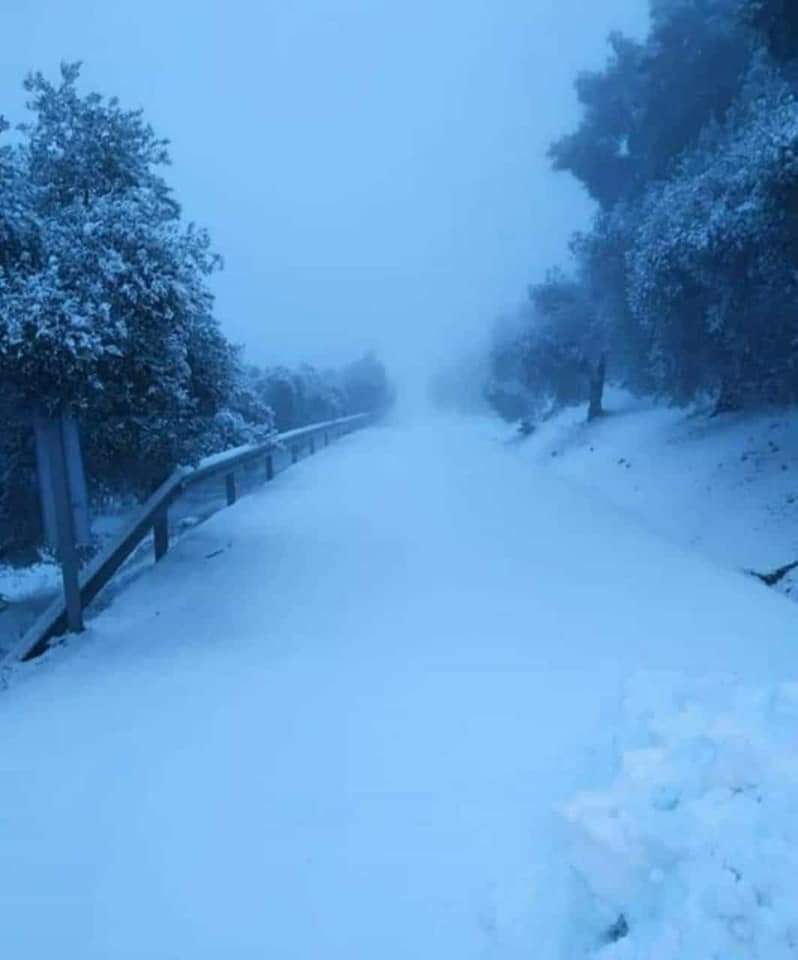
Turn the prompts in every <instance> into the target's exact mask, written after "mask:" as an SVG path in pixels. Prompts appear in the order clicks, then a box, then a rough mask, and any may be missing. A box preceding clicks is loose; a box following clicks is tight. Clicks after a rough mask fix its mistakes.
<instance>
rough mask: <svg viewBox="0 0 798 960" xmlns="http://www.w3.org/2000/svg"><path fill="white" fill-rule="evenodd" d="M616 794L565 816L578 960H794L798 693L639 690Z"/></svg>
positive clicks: (631, 706)
mask: <svg viewBox="0 0 798 960" xmlns="http://www.w3.org/2000/svg"><path fill="white" fill-rule="evenodd" d="M618 767H619V768H618V772H617V775H616V777H615V780H614V782H613V783H612V785H611V786H610V787H609V788H608V789H606V790H602V791H600V792H591V793H585V794H583V795H581V796H579V797H577V798H576V799H575V800H574V801H573V802H572V803H570V805H569V806H567V808H566V809H565V810H564V819H565V822H566V825H567V829H568V853H569V857H570V863H571V864H572V866H573V868H574V895H573V910H574V918H573V928H574V929H575V930H579V931H581V932H582V933H583V934H584V936H583V938H582V940H581V942H579V943H578V944H574V951H575V952H574V953H573V954H572V955H573V956H583V957H590V958H591V960H673V958H676V957H678V958H679V960H709V958H710V957H718V958H721V957H722V958H724V960H736V958H740V960H742V958H746V960H756V958H762V960H787V958H795V957H796V956H798V898H796V896H795V893H796V878H797V877H798V816H796V811H797V810H798V684H782V685H780V686H776V687H773V688H771V689H755V688H748V687H745V686H743V685H740V684H738V683H736V682H735V681H733V680H731V679H724V678H715V679H711V680H687V679H683V678H682V679H680V678H678V677H673V676H662V675H656V676H643V677H640V678H638V679H637V680H635V681H634V682H633V683H632V684H631V685H630V687H629V691H628V695H627V697H626V700H625V704H624V720H623V722H622V732H621V735H620V743H619V764H618Z"/></svg>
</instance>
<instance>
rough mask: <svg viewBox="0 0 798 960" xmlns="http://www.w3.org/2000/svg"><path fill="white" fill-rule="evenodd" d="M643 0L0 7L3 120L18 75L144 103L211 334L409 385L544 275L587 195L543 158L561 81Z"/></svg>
mask: <svg viewBox="0 0 798 960" xmlns="http://www.w3.org/2000/svg"><path fill="white" fill-rule="evenodd" d="M646 21H647V10H646V4H645V3H644V2H643V0H606V2H602V3H597V4H588V5H586V4H584V3H583V2H581V0H557V2H554V0H550V2H542V0H538V2H535V0H523V2H522V0H505V2H502V3H495V2H493V0H464V2H457V3H455V2H453V0H441V2H437V3H434V4H429V3H426V2H420V0H411V2H407V3H396V2H371V3H369V2H363V0H360V2H358V0H302V2H298V3H287V4H286V3H276V2H267V3H255V2H242V0H232V2H221V0H199V2H193V3H190V4H189V3H169V4H163V3H160V2H155V0H136V2H133V0H129V2H120V0H117V2H114V3H105V2H101V0H74V2H70V3H69V4H65V3H63V2H60V0H45V2H44V3H39V4H36V5H28V4H14V5H13V6H12V5H8V7H7V9H6V10H5V11H4V15H3V34H4V38H5V48H6V52H5V55H4V58H3V63H2V66H0V80H1V81H2V84H3V89H4V92H5V102H4V104H3V112H4V113H5V114H6V115H7V117H8V118H9V119H10V120H12V121H19V120H22V119H23V118H24V110H23V105H24V92H23V91H22V89H21V81H22V78H23V76H24V75H25V74H26V73H27V72H28V71H29V70H32V69H36V70H42V71H43V72H44V73H45V74H47V75H48V76H50V77H53V78H55V77H56V76H57V70H58V66H59V63H60V61H61V60H82V61H83V62H84V66H83V71H82V75H81V88H82V89H84V90H98V91H100V92H102V93H103V94H105V95H108V96H110V95H116V96H118V97H119V98H120V100H121V102H122V104H123V105H124V106H126V107H131V108H132V107H138V106H140V107H142V108H143V110H144V114H145V117H146V119H148V120H149V121H150V122H151V123H152V125H153V126H154V128H155V130H156V132H157V133H158V134H159V135H161V136H165V137H168V138H169V139H170V140H171V155H172V160H173V168H172V169H171V170H170V171H168V174H167V176H168V179H169V181H170V183H171V184H172V185H173V186H174V187H175V190H176V194H177V196H178V198H179V199H180V201H181V202H182V204H183V207H184V213H185V215H186V216H187V217H188V218H190V219H192V220H195V221H197V222H198V223H200V224H203V225H205V226H207V227H208V228H209V230H210V233H211V236H212V239H213V243H214V246H215V248H216V249H217V250H218V252H220V253H221V254H222V255H223V257H224V260H225V269H224V271H223V273H221V274H219V275H218V276H217V277H216V278H215V280H214V290H215V292H216V294H217V298H218V299H217V309H218V316H219V318H220V320H221V322H222V326H223V329H224V330H225V332H226V333H227V334H228V335H229V336H230V337H231V338H232V339H233V340H234V341H237V342H240V343H243V344H245V345H246V349H247V353H248V356H249V357H250V358H251V359H252V360H253V361H254V362H258V363H276V362H285V363H297V362H300V361H308V362H312V363H316V364H320V365H325V364H328V363H337V362H341V361H343V360H346V359H350V358H351V357H353V356H354V355H357V354H359V353H361V352H363V351H365V350H367V349H375V350H377V351H378V353H379V355H380V357H381V359H383V361H384V362H385V363H386V364H387V366H388V367H389V369H390V371H391V373H392V375H393V376H394V378H395V379H396V380H397V381H398V382H399V383H400V384H401V383H405V384H406V385H407V387H409V385H410V383H413V382H415V383H416V384H417V385H420V384H421V383H422V382H424V381H425V380H426V378H427V376H428V374H429V373H430V372H431V370H432V369H434V367H435V365H436V364H437V363H439V362H440V360H441V359H442V358H444V357H445V356H446V355H447V354H448V352H449V351H451V350H453V349H458V348H459V346H460V345H461V344H464V343H468V342H473V341H474V339H475V338H476V337H479V336H481V335H482V333H483V331H485V330H487V328H488V326H489V324H490V322H491V321H492V320H493V318H494V316H495V315H496V314H497V313H498V312H500V311H501V310H502V309H503V308H504V307H505V306H506V305H507V304H509V303H512V302H513V301H514V299H515V298H517V297H519V296H522V295H523V291H524V290H525V288H526V284H527V283H528V282H530V281H531V280H533V279H535V278H537V277H538V276H539V275H540V273H541V271H542V270H544V269H545V268H546V267H547V266H550V265H552V264H555V263H558V262H561V261H562V260H563V258H564V256H565V254H566V248H567V240H568V237H569V235H570V234H571V232H572V231H573V230H574V229H575V228H577V227H578V226H580V224H582V223H584V222H586V221H587V218H588V217H589V216H590V212H591V204H590V203H589V201H588V200H587V198H586V196H585V195H584V193H583V192H582V190H581V188H580V187H579V186H578V185H577V184H576V182H575V181H573V180H572V179H571V178H568V177H566V176H563V175H555V174H554V173H552V172H551V171H550V168H549V162H548V160H547V159H546V156H545V151H546V148H547V146H548V144H549V143H550V142H551V140H552V139H554V138H555V137H556V136H558V135H560V134H562V133H563V132H565V131H567V130H568V129H570V128H571V127H573V126H574V124H575V122H576V119H577V116H578V112H577V103H576V99H575V96H574V93H573V80H574V77H575V75H576V73H577V72H578V71H579V70H582V69H585V68H589V67H591V66H599V65H600V64H601V63H602V62H603V61H604V59H605V57H606V45H605V36H606V34H607V32H608V31H609V30H610V29H615V28H618V29H622V30H624V31H627V32H629V33H631V34H640V33H641V32H642V31H643V30H644V28H645V25H646Z"/></svg>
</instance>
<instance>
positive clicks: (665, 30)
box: [550, 0, 750, 209]
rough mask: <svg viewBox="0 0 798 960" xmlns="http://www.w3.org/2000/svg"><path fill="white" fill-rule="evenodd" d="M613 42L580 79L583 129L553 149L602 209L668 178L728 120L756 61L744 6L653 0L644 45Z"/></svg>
mask: <svg viewBox="0 0 798 960" xmlns="http://www.w3.org/2000/svg"><path fill="white" fill-rule="evenodd" d="M609 44H610V51H611V53H610V57H609V59H608V61H607V65H606V66H605V68H604V69H603V70H600V71H596V72H587V73H583V74H581V75H580V76H579V77H578V78H577V81H576V91H577V96H578V98H579V102H580V103H581V105H582V108H583V119H582V122H581V124H580V126H579V128H578V129H577V130H576V132H575V133H572V134H569V135H567V136H565V137H563V138H562V139H561V140H559V141H557V142H556V143H555V144H554V145H553V146H552V147H551V151H550V154H551V157H552V160H553V163H554V167H555V169H557V170H564V171H568V172H570V173H572V174H573V175H574V176H575V177H576V178H577V179H578V180H579V181H580V182H581V183H583V184H584V186H585V188H586V189H587V190H588V192H589V193H590V195H591V196H592V197H593V198H594V199H595V200H597V201H598V202H599V203H600V204H601V206H602V207H604V208H605V209H606V208H609V207H611V206H612V205H613V204H615V203H616V202H617V201H619V200H621V199H622V198H625V197H626V198H630V197H632V198H634V197H637V196H639V194H640V193H641V191H643V190H644V189H645V186H646V184H647V183H648V182H650V181H652V180H657V179H660V178H662V177H664V176H666V175H667V174H668V173H669V172H670V171H671V170H672V169H673V165H674V162H675V161H676V159H677V158H678V157H679V156H681V154H682V153H683V152H684V151H685V150H686V149H688V148H689V147H691V146H692V145H694V144H695V142H696V141H697V139H698V136H699V134H700V132H701V130H702V129H703V127H704V126H705V124H706V123H707V122H708V121H710V120H713V119H714V120H717V121H721V120H722V119H723V117H724V116H725V113H726V111H727V110H728V108H729V106H730V105H731V103H732V102H733V100H734V98H735V96H736V94H737V93H738V91H739V89H740V86H741V84H742V82H743V78H744V76H745V71H746V67H747V64H748V61H749V58H750V38H749V36H748V34H747V33H746V31H745V30H743V29H742V28H741V25H740V18H739V0H656V2H654V3H652V31H651V34H650V35H649V37H648V39H647V40H646V42H645V43H638V42H637V41H634V40H631V39H629V38H627V37H624V36H623V35H621V34H618V33H615V34H612V35H611V36H610V39H609Z"/></svg>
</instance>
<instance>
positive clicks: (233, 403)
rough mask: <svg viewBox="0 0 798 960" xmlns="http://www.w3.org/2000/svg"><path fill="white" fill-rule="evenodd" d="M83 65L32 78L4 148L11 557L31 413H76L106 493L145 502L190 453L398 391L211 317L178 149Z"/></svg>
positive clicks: (4, 515)
mask: <svg viewBox="0 0 798 960" xmlns="http://www.w3.org/2000/svg"><path fill="white" fill-rule="evenodd" d="M79 73H80V68H79V65H77V64H67V65H64V66H63V67H62V70H61V77H60V81H59V82H58V83H57V84H52V83H50V82H49V81H48V80H47V79H46V78H45V77H43V76H42V75H41V74H34V75H31V76H30V77H28V79H27V80H26V81H25V88H26V90H27V92H28V96H29V101H28V107H29V109H30V111H31V114H32V118H31V122H30V123H29V124H28V125H26V126H24V127H22V128H20V130H19V131H18V133H19V136H17V137H14V138H11V137H7V138H6V142H5V143H3V144H0V424H2V431H0V559H2V557H3V556H4V555H7V554H9V553H13V552H14V551H16V552H19V550H20V549H22V548H29V547H31V546H32V545H35V544H36V543H37V542H38V540H39V536H40V530H39V518H38V514H39V511H38V503H37V499H36V497H37V495H36V487H35V472H34V458H33V445H32V436H31V427H30V416H31V413H32V412H33V411H37V410H38V411H47V412H50V413H56V412H58V411H62V410H68V411H70V412H71V413H73V414H74V415H76V416H77V417H78V419H79V421H80V423H81V426H82V435H83V443H84V455H85V459H86V462H87V472H88V474H89V477H90V480H91V482H92V485H93V488H94V489H95V490H97V491H102V492H103V494H107V493H109V492H111V493H113V492H119V493H125V494H137V495H144V494H146V493H148V492H149V491H150V490H152V489H153V487H154V486H156V485H157V484H158V483H159V482H160V481H161V480H162V479H163V478H164V477H166V476H167V475H168V474H169V473H170V472H171V471H172V469H173V468H174V467H175V466H176V465H177V464H179V463H191V462H195V461H196V460H197V459H199V458H200V457H201V456H203V455H205V454H208V453H212V452H216V451H218V450H221V449H225V448H227V447H232V446H237V445H239V444H242V443H247V442H251V441H256V440H262V439H264V438H266V437H268V436H269V435H270V434H272V433H273V432H274V431H275V430H278V431H279V430H285V429H288V428H291V427H295V426H300V425H302V424H304V423H308V422H312V421H314V420H323V419H329V418H333V417H337V416H341V415H344V414H349V413H356V412H370V411H379V410H382V409H384V408H385V407H387V406H388V405H389V404H390V402H391V398H392V392H391V387H390V385H389V382H388V378H387V376H386V373H385V370H384V368H383V367H382V365H381V364H380V362H379V361H378V360H377V358H376V357H374V356H373V355H371V354H369V355H367V356H365V357H364V358H363V359H361V360H358V361H356V362H354V363H351V364H349V365H348V366H345V367H343V368H342V369H339V370H335V371H318V370H316V369H314V368H313V367H311V366H308V365H304V366H301V367H299V368H298V369H296V370H288V369H285V368H282V367H274V368H269V369H265V370H262V369H258V368H256V367H253V366H247V365H245V364H244V363H243V361H242V356H241V351H240V349H239V348H237V347H235V346H234V345H233V344H231V343H230V342H229V341H228V340H227V338H226V337H225V336H224V334H223V333H222V331H221V329H220V326H219V323H218V321H217V319H216V318H215V316H214V313H213V297H212V295H211V293H210V290H209V287H208V277H209V276H210V274H212V273H213V271H214V270H216V269H218V268H219V267H220V266H221V261H220V258H219V257H218V256H217V255H216V254H215V253H214V252H213V251H212V249H211V245H210V239H209V237H208V235H207V233H206V232H205V231H204V230H202V229H199V228H197V227H196V226H195V225H194V224H190V223H189V224H187V223H185V222H184V221H183V219H182V216H181V210H180V206H179V204H178V202H177V201H176V199H175V197H174V194H173V193H172V191H171V189H170V188H169V186H168V185H167V184H166V182H165V181H164V179H163V177H162V176H161V174H160V170H161V168H162V167H163V166H164V165H165V164H167V163H168V162H169V160H168V154H167V144H166V142H165V141H163V140H160V139H158V138H157V137H156V135H155V134H154V132H153V130H152V129H151V127H150V126H149V125H148V124H147V123H146V122H145V121H144V119H143V117H142V114H141V112H140V111H126V110H123V109H122V108H121V107H120V105H119V103H118V102H117V101H116V100H115V99H110V100H107V99H105V98H103V97H101V96H100V95H98V94H90V95H87V96H82V95H81V94H80V93H79V91H78V89H77V84H78V79H79ZM7 130H8V124H7V123H6V122H5V121H4V120H3V119H2V117H0V133H3V132H6V131H7Z"/></svg>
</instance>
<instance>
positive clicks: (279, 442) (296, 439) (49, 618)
mask: <svg viewBox="0 0 798 960" xmlns="http://www.w3.org/2000/svg"><path fill="white" fill-rule="evenodd" d="M371 419H372V417H371V415H370V414H355V415H354V416H351V417H343V418H341V419H339V420H330V421H326V422H325V423H316V424H310V425H309V426H307V427H299V428H298V429H296V430H288V431H286V432H284V433H280V434H277V436H276V437H275V438H274V439H273V440H271V441H269V442H268V443H265V444H259V445H257V446H247V447H240V448H238V449H236V450H229V451H227V452H226V453H222V454H216V455H214V456H211V457H207V458H206V459H205V460H202V461H201V462H200V463H199V465H198V466H197V467H195V468H193V469H192V468H190V467H179V468H178V469H177V470H176V471H175V472H174V473H173V474H172V476H171V477H169V478H168V479H167V480H166V481H165V482H164V483H163V484H161V486H160V487H159V488H158V489H157V490H156V491H155V493H153V494H152V496H151V497H149V499H148V500H147V501H146V502H145V503H144V504H143V505H142V506H141V508H140V509H139V510H138V511H137V512H136V514H135V515H134V517H133V518H132V519H131V520H130V522H129V523H128V524H127V526H126V527H124V528H123V529H122V531H121V533H120V534H119V535H118V536H117V537H116V539H115V540H114V541H113V542H112V543H111V544H110V545H109V546H108V547H106V548H105V549H104V550H103V551H102V552H101V553H99V554H98V555H97V556H96V557H94V558H93V559H92V560H91V561H90V563H89V564H88V565H87V567H86V568H85V570H83V571H82V572H81V574H80V577H79V579H78V582H77V584H72V589H71V590H69V591H68V593H69V603H68V604H67V603H66V602H65V597H64V595H61V596H59V597H58V598H56V599H55V600H54V601H53V602H52V603H51V604H50V605H49V606H48V607H47V609H46V610H45V611H44V612H43V613H42V614H41V615H40V616H39V617H38V618H37V620H36V622H35V623H34V624H33V625H32V626H31V627H30V629H29V630H27V631H26V633H25V634H24V635H23V636H22V638H21V639H20V640H19V642H18V643H17V644H16V645H15V646H14V647H12V649H11V650H10V651H8V652H7V653H6V655H5V657H4V658H3V661H2V662H9V661H20V660H32V659H33V658H34V657H38V656H40V655H41V654H43V653H45V652H46V650H47V648H48V646H49V641H50V640H51V638H53V637H55V636H58V635H60V634H62V633H64V632H65V631H67V630H68V629H70V628H71V627H72V628H75V627H77V626H78V619H77V616H76V600H77V602H78V603H79V605H80V609H81V610H82V609H85V607H86V606H88V604H89V603H91V601H92V600H93V599H94V598H95V597H96V596H97V594H98V593H99V592H100V591H101V590H102V589H103V587H104V586H106V584H107V583H108V582H109V581H110V580H111V579H112V578H113V576H114V574H115V573H116V572H117V571H118V570H119V568H120V567H121V566H122V565H123V564H124V563H125V561H126V560H127V559H128V558H129V557H130V555H131V554H132V553H133V551H134V550H135V549H136V548H137V547H138V546H139V544H140V543H141V542H142V541H143V540H144V539H145V538H146V537H147V536H149V534H150V533H152V538H153V551H154V554H155V560H156V562H157V561H159V560H161V559H163V557H164V556H165V555H166V554H167V552H168V550H169V507H170V505H171V504H172V503H174V502H175V500H177V499H178V498H179V497H180V496H181V495H182V494H183V493H185V491H186V490H188V489H189V488H190V487H192V486H194V485H195V484H197V483H201V482H202V481H203V480H207V479H209V478H211V477H218V476H219V475H222V476H224V480H225V493H226V497H227V503H228V504H230V505H232V504H233V503H235V502H236V500H237V499H238V485H237V483H236V470H238V469H240V468H242V467H244V466H245V465H246V464H255V463H258V462H260V463H262V462H263V459H264V457H265V462H266V480H273V479H274V475H275V464H274V455H275V451H276V450H279V449H280V448H281V447H288V449H289V450H290V452H291V462H292V463H296V462H297V461H298V460H299V452H300V448H301V447H302V446H305V445H307V446H309V449H310V451H311V453H315V451H316V438H317V437H322V436H323V437H324V445H325V446H327V445H328V444H329V442H330V439H331V438H332V439H333V440H334V439H337V438H338V437H340V436H344V435H345V434H347V433H349V432H350V431H351V430H354V429H356V428H358V427H365V426H367V425H368V423H369V422H370V421H371Z"/></svg>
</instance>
